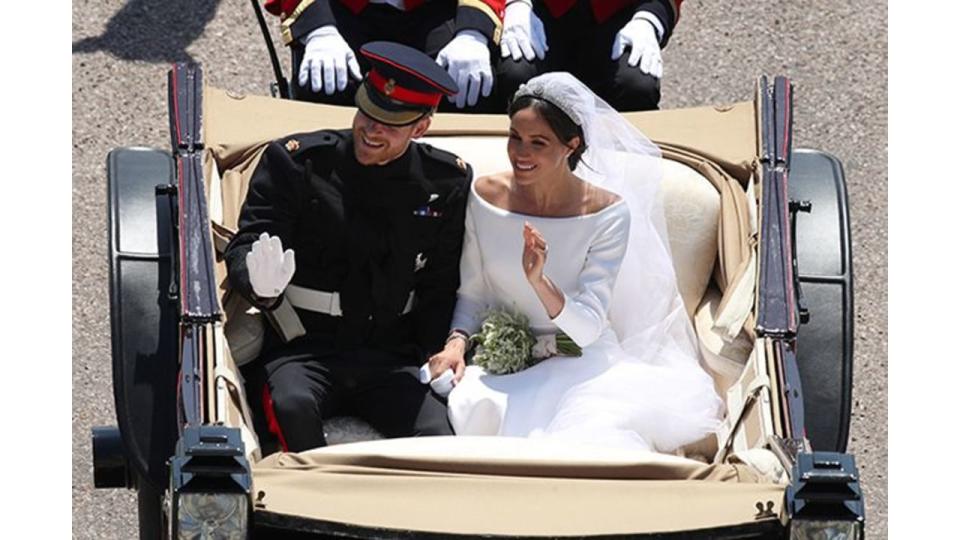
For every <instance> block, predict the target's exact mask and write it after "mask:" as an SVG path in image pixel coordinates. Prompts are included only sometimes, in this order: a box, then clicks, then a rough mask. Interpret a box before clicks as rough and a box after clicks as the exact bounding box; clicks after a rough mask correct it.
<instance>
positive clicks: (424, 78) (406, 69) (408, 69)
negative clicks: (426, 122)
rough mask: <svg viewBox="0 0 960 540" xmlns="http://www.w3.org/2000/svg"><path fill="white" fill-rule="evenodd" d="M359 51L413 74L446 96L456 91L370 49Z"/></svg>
mask: <svg viewBox="0 0 960 540" xmlns="http://www.w3.org/2000/svg"><path fill="white" fill-rule="evenodd" d="M361 52H362V53H363V55H364V56H367V57H369V58H373V59H374V60H378V61H380V62H383V63H384V64H387V65H391V66H393V67H395V68H397V69H399V70H401V71H405V72H407V73H409V74H411V75H413V76H414V77H416V78H418V79H420V80H421V81H423V82H425V83H427V84H429V85H430V86H432V87H434V88H436V89H437V91H439V92H442V93H444V94H446V95H448V96H452V95H453V94H455V93H456V92H454V91H451V90H447V89H446V88H444V87H442V86H439V85H438V84H437V83H435V82H433V81H432V80H430V79H428V78H426V77H424V76H423V75H421V74H420V73H417V72H416V71H413V70H411V69H410V68H408V67H407V66H402V65H400V64H398V63H396V62H393V61H392V60H389V59H387V58H384V57H382V56H380V55H377V54H373V53H371V52H370V51H361Z"/></svg>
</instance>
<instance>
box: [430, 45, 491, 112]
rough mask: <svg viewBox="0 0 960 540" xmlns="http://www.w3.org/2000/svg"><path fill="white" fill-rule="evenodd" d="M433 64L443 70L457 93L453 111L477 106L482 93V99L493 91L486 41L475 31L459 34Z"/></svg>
mask: <svg viewBox="0 0 960 540" xmlns="http://www.w3.org/2000/svg"><path fill="white" fill-rule="evenodd" d="M437 64H440V67H442V68H444V69H446V70H447V73H449V74H450V77H452V78H453V80H454V81H456V83H457V87H458V88H459V89H460V91H459V92H457V94H456V95H455V96H450V97H449V98H448V99H449V100H450V102H451V103H453V102H454V100H456V104H457V108H459V109H462V108H463V107H464V106H465V105H468V104H469V105H470V106H471V107H472V106H474V105H476V104H477V99H478V98H479V97H480V93H481V92H482V93H483V95H484V97H486V96H489V95H490V92H491V91H492V90H493V69H492V68H491V67H490V49H489V48H488V47H487V38H486V36H484V35H483V34H481V33H480V32H478V31H476V30H461V31H460V32H458V33H457V35H456V37H454V38H453V39H452V40H450V43H447V46H446V47H444V48H443V49H441V50H440V52H439V53H438V54H437Z"/></svg>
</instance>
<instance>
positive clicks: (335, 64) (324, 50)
mask: <svg viewBox="0 0 960 540" xmlns="http://www.w3.org/2000/svg"><path fill="white" fill-rule="evenodd" d="M303 43H304V45H305V49H304V51H303V61H302V62H301V63H300V74H299V77H298V81H299V82H300V86H306V85H307V80H308V79H309V80H310V88H311V89H312V90H313V91H314V92H319V91H320V90H321V89H323V91H324V93H326V94H327V95H328V96H329V95H332V94H333V93H334V92H341V91H343V89H344V88H346V87H347V83H348V82H350V79H349V77H348V76H347V71H349V72H350V76H352V77H353V78H354V79H357V80H360V79H362V78H363V77H362V76H361V75H360V64H358V63H357V55H356V54H354V52H353V49H351V48H350V45H348V44H347V42H346V41H344V39H343V36H341V35H340V32H339V31H337V27H336V26H334V25H332V24H328V25H326V26H321V27H320V28H317V29H316V30H314V31H313V32H310V33H309V34H307V36H306V37H305V38H304V40H303Z"/></svg>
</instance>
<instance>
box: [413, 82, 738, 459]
mask: <svg viewBox="0 0 960 540" xmlns="http://www.w3.org/2000/svg"><path fill="white" fill-rule="evenodd" d="M509 116H510V137H509V142H508V144H507V154H508V156H509V159H510V163H511V165H512V170H511V171H507V172H504V173H500V174H496V175H492V176H486V177H482V178H479V179H477V180H476V181H475V182H474V183H473V185H472V189H471V193H470V196H469V200H468V203H467V218H466V236H465V238H464V245H463V255H462V259H461V264H460V275H461V284H460V289H459V291H458V295H457V306H456V310H455V311H454V316H453V321H452V323H451V326H452V330H451V332H450V336H449V338H448V339H447V342H446V345H445V346H444V349H443V350H442V351H441V352H439V353H437V354H436V355H434V356H433V357H431V358H430V362H429V369H430V373H431V376H432V377H437V376H438V375H440V374H441V373H443V372H445V371H446V370H448V369H451V370H453V372H454V380H455V382H456V386H455V387H454V389H453V391H452V392H451V393H450V396H449V402H448V406H449V417H450V421H451V424H452V425H453V428H454V430H455V431H456V433H457V434H458V435H502V436H516V437H551V438H557V439H562V440H566V441H571V442H580V443H591V444H602V445H605V446H614V447H621V448H631V449H644V450H655V451H660V452H670V451H673V450H675V449H677V448H678V447H680V446H683V445H685V444H688V443H691V442H694V441H697V440H699V439H701V438H703V437H704V436H706V435H707V434H709V433H712V432H713V431H714V430H715V428H716V427H717V425H718V422H719V415H720V413H721V410H722V404H721V401H720V399H719V398H718V396H717V395H716V393H715V391H714V389H713V382H712V380H711V379H710V377H709V376H708V375H707V374H706V373H705V372H704V371H703V370H702V369H701V368H700V365H699V361H698V349H697V344H696V339H695V336H694V334H693V330H692V328H691V325H690V321H689V319H688V317H687V314H686V312H685V310H684V308H683V303H682V301H681V298H680V295H679V292H678V289H677V284H676V277H675V274H674V269H673V263H672V260H671V256H670V251H669V245H668V244H667V236H666V226H665V224H664V219H663V209H662V206H661V203H660V202H659V201H658V198H657V193H658V188H659V181H660V176H661V172H660V160H661V158H660V152H659V149H658V148H657V147H656V146H655V145H654V144H653V143H651V142H650V141H649V140H648V139H647V138H646V137H644V136H643V135H642V134H641V133H640V132H639V131H637V130H636V129H635V128H634V127H633V126H632V125H631V124H629V122H627V121H626V119H624V118H623V117H622V116H621V115H620V114H618V113H617V112H616V111H615V110H613V109H612V108H611V107H610V106H609V105H607V103H606V102H604V101H603V100H601V99H600V98H599V97H597V96H596V95H595V94H594V93H593V92H592V91H590V89H589V88H587V87H586V86H585V85H584V84H583V83H581V82H580V81H579V80H577V79H576V78H574V77H573V76H572V75H570V74H568V73H547V74H544V75H541V76H539V77H536V78H534V79H531V80H530V81H529V82H527V83H526V84H525V85H523V86H521V87H520V89H519V90H518V91H517V93H516V94H515V95H514V97H513V100H512V102H511V104H510V108H509ZM498 307H500V308H507V309H510V310H513V311H517V312H520V313H522V314H524V315H526V316H527V318H528V319H529V320H530V323H531V327H532V329H533V331H534V333H535V334H537V335H543V334H556V333H557V332H558V331H562V332H564V333H565V334H567V335H568V336H570V338H572V339H573V341H575V342H576V343H577V345H579V346H580V347H581V348H582V350H583V354H582V356H579V357H561V356H554V357H552V358H549V359H547V360H544V361H542V362H540V363H538V364H536V365H535V366H533V367H531V368H528V369H526V370H524V371H521V372H519V373H514V374H510V375H499V376H498V375H491V374H487V373H485V372H484V371H483V369H481V368H480V367H478V366H466V365H465V361H464V355H465V353H466V352H467V347H468V345H469V336H470V335H472V334H474V333H476V332H477V330H478V328H479V327H480V324H481V322H482V319H483V316H484V314H485V313H486V312H488V311H489V310H490V309H491V308H498Z"/></svg>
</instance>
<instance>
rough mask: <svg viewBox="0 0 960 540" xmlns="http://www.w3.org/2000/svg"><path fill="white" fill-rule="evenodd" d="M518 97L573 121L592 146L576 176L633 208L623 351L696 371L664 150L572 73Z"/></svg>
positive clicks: (614, 309) (623, 276) (620, 324)
mask: <svg viewBox="0 0 960 540" xmlns="http://www.w3.org/2000/svg"><path fill="white" fill-rule="evenodd" d="M516 95H517V96H521V95H532V96H534V97H537V98H540V99H544V100H546V101H549V102H550V103H552V104H554V105H556V106H557V107H559V108H560V109H561V110H562V111H564V112H565V113H566V114H567V115H568V116H569V117H570V118H571V119H573V121H574V122H576V123H577V124H578V125H579V126H580V127H581V128H582V129H583V133H584V138H585V142H586V145H587V149H586V152H585V153H584V155H583V159H582V160H581V162H580V164H579V165H578V166H577V168H576V170H574V174H576V175H577V176H578V177H580V178H582V179H584V180H586V181H589V182H591V183H593V184H595V185H597V186H600V187H602V188H603V189H606V190H608V191H612V192H614V193H616V194H617V195H619V196H620V197H622V198H624V199H625V201H626V203H627V205H628V208H629V210H630V216H631V224H630V237H629V241H628V245H627V250H626V254H625V256H624V260H623V264H622V265H621V267H620V273H619V275H618V278H617V282H616V284H615V286H614V289H613V295H612V299H611V304H610V314H609V317H610V323H611V326H612V327H613V330H614V332H615V333H616V334H617V337H618V339H619V341H620V344H621V346H622V348H623V349H624V351H626V352H627V353H628V354H629V355H630V356H631V357H633V359H634V360H635V361H639V362H646V363H650V364H656V365H668V364H669V365H677V364H681V365H683V364H685V365H686V367H692V366H690V363H694V364H698V363H699V348H698V346H697V341H696V335H695V334H694V331H693V327H692V326H691V324H690V319H689V317H688V316H687V313H686V310H685V309H684V304H683V300H682V299H681V297H680V291H679V288H678V286H677V278H676V273H675V271H674V266H673V258H672V256H671V253H670V244H669V242H668V236H667V226H666V220H665V217H664V211H663V199H662V196H661V195H660V183H661V180H662V177H663V168H662V156H661V153H660V149H659V148H658V147H657V145H655V144H654V143H653V142H651V141H650V139H648V138H647V137H645V136H644V135H643V134H642V133H641V132H640V131H639V130H638V129H637V128H635V127H634V126H633V125H632V124H630V122H628V121H627V120H626V118H624V117H623V115H621V114H620V113H618V112H617V111H616V110H614V109H613V108H612V107H611V106H610V105H608V104H607V103H606V102H605V101H604V100H603V99H601V98H600V97H599V96H597V95H596V94H595V93H594V92H593V91H591V90H590V89H589V88H588V87H587V86H586V85H585V84H583V83H582V82H580V81H579V80H578V79H577V78H576V77H574V76H573V75H571V74H569V73H563V72H555V73H546V74H543V75H540V76H538V77H535V78H533V79H531V80H529V81H528V82H527V83H525V84H524V85H522V86H521V87H520V88H519V90H518V91H517V94H516Z"/></svg>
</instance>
